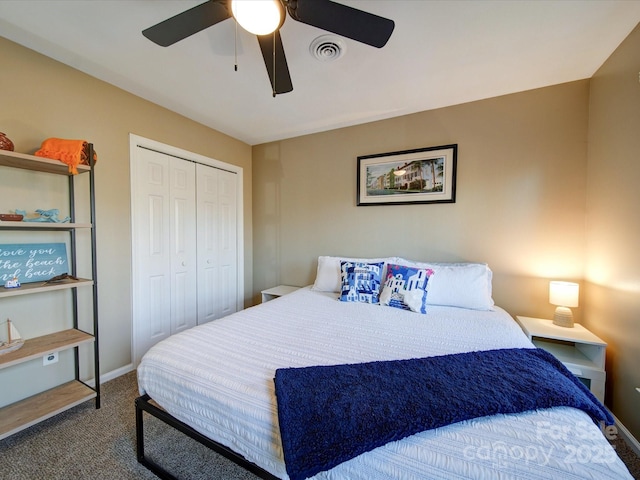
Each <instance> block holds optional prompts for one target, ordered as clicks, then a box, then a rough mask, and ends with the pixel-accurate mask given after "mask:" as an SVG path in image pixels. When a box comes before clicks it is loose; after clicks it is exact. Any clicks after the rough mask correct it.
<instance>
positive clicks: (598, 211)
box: [585, 26, 640, 438]
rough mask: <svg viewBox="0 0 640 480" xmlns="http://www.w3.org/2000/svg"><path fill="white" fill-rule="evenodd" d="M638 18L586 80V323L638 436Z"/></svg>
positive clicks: (620, 410) (611, 389)
mask: <svg viewBox="0 0 640 480" xmlns="http://www.w3.org/2000/svg"><path fill="white" fill-rule="evenodd" d="M639 51H640V26H638V27H636V28H635V30H634V31H633V32H632V33H631V34H630V35H629V37H628V38H627V39H626V40H625V41H624V42H623V43H622V44H621V45H620V46H619V47H618V49H617V50H616V51H615V52H614V53H613V55H611V57H610V58H609V59H608V60H607V61H606V62H605V63H604V65H603V66H602V67H601V68H600V69H599V70H598V71H597V72H596V74H595V75H594V77H593V78H592V80H591V94H590V105H589V137H588V138H589V150H588V182H587V211H588V216H587V250H586V268H585V278H586V280H587V281H588V282H589V283H588V285H587V287H588V288H587V297H586V300H587V302H588V303H587V305H586V308H585V311H586V318H585V323H586V324H587V326H588V327H589V328H591V329H592V330H593V331H594V332H596V333H597V334H598V335H600V336H601V337H602V338H603V339H604V340H606V341H607V342H608V343H609V345H608V348H607V373H608V380H609V381H608V382H607V384H608V385H607V387H608V388H607V402H608V403H609V404H610V406H611V407H612V408H613V411H614V413H615V414H616V416H618V418H620V420H621V421H622V423H623V424H624V425H625V426H626V427H627V428H628V429H629V430H630V431H631V433H632V434H633V435H634V436H635V437H636V438H640V409H638V405H640V394H639V393H638V392H636V390H635V387H640V368H639V367H640V248H639V245H640V221H639V216H640V162H639V159H640V82H639V78H638V75H639V73H640V61H639V57H638V52H639Z"/></svg>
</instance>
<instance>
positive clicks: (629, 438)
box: [611, 413, 640, 457]
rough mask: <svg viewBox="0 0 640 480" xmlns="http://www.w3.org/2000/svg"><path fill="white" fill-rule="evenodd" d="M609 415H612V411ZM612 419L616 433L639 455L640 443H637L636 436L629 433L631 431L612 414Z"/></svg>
mask: <svg viewBox="0 0 640 480" xmlns="http://www.w3.org/2000/svg"><path fill="white" fill-rule="evenodd" d="M611 415H613V413H612V414H611ZM613 419H614V420H615V422H616V428H617V429H618V434H619V435H620V437H621V438H622V439H623V440H624V441H625V442H627V444H628V445H629V446H630V447H631V450H633V451H634V452H635V453H636V455H638V456H639V457H640V443H638V440H636V438H635V437H634V436H633V435H631V432H630V431H629V430H627V427H625V426H624V425H623V424H622V422H621V421H620V420H618V418H617V417H616V416H615V415H613Z"/></svg>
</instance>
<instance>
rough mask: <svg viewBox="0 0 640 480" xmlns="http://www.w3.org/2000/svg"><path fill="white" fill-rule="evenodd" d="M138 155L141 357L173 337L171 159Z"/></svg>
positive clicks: (137, 291) (138, 347)
mask: <svg viewBox="0 0 640 480" xmlns="http://www.w3.org/2000/svg"><path fill="white" fill-rule="evenodd" d="M136 153H137V157H138V158H137V159H136V163H135V168H136V178H137V179H138V182H137V188H136V194H135V197H133V198H132V204H133V210H134V215H135V219H136V221H135V222H134V235H135V237H136V238H137V239H139V240H140V241H139V242H136V243H135V244H134V250H135V259H136V260H135V261H136V263H135V269H136V275H135V276H134V285H133V287H134V315H135V317H136V321H135V324H134V332H135V334H134V341H135V342H136V345H135V351H136V352H141V353H140V355H141V354H142V353H144V352H146V351H147V350H148V349H149V348H151V347H152V346H153V345H154V344H156V343H157V342H159V341H160V340H162V339H164V338H167V337H168V336H169V335H171V272H170V257H171V248H170V245H169V230H170V225H169V216H170V201H169V196H168V191H169V160H168V157H164V156H157V155H156V154H154V152H150V151H147V150H143V149H138V151H137V152H136ZM137 360H138V361H139V358H138V359H137Z"/></svg>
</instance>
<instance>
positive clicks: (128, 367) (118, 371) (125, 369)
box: [87, 363, 135, 387]
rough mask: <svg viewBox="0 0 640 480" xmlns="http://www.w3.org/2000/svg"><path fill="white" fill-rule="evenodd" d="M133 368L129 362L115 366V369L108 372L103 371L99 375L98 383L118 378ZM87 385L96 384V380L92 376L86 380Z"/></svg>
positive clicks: (92, 385)
mask: <svg viewBox="0 0 640 480" xmlns="http://www.w3.org/2000/svg"><path fill="white" fill-rule="evenodd" d="M134 370H135V368H134V366H133V363H130V364H129V365H125V366H124V367H120V368H117V369H115V370H111V371H110V372H107V373H103V374H102V375H100V384H101V385H102V384H103V383H105V382H108V381H109V380H113V379H114V378H118V377H120V376H122V375H125V374H127V373H129V372H133V371H134ZM87 385H89V386H91V387H95V386H96V382H95V380H94V379H93V378H92V379H91V380H88V381H87Z"/></svg>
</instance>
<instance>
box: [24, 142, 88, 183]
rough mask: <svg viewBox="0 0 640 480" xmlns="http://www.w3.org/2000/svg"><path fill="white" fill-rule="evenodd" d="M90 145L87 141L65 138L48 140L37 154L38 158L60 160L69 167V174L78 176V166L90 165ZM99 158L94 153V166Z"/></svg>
mask: <svg viewBox="0 0 640 480" xmlns="http://www.w3.org/2000/svg"><path fill="white" fill-rule="evenodd" d="M88 147H89V145H88V143H87V142H86V141H85V140H65V139H63V138H47V139H46V140H45V141H44V142H42V145H41V147H40V150H38V151H37V152H36V153H35V156H36V157H44V158H51V159H54V160H60V161H61V162H63V163H66V164H67V165H69V173H72V174H73V175H76V174H77V173H78V168H77V167H78V165H81V164H82V165H89V148H88ZM97 161H98V156H97V155H96V153H95V151H94V152H93V162H94V164H95V163H96V162H97Z"/></svg>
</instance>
